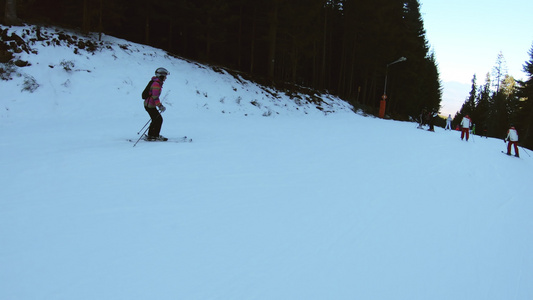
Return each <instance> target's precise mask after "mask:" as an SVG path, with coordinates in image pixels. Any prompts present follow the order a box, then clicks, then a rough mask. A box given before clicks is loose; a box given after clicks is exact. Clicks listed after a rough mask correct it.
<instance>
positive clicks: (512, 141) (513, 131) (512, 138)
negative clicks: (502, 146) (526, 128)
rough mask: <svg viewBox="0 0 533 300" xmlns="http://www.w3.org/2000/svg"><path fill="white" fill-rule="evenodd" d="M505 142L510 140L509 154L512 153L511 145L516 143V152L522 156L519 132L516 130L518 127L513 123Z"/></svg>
mask: <svg viewBox="0 0 533 300" xmlns="http://www.w3.org/2000/svg"><path fill="white" fill-rule="evenodd" d="M504 141H505V142H509V143H508V144H507V155H511V146H512V145H514V153H515V156H516V157H520V156H519V155H518V133H517V132H516V129H515V128H514V126H513V125H512V124H511V128H509V130H508V131H507V137H506V138H505V140H504Z"/></svg>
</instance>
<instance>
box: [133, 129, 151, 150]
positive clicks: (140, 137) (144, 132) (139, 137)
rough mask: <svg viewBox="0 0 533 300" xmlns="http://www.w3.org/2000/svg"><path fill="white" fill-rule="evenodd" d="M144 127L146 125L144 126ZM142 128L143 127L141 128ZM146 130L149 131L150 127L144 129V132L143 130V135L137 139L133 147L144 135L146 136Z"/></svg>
mask: <svg viewBox="0 0 533 300" xmlns="http://www.w3.org/2000/svg"><path fill="white" fill-rule="evenodd" d="M145 126H146V125H145ZM143 128H144V127H143ZM148 129H150V127H148V128H146V130H144V132H143V134H142V135H141V136H140V137H139V139H138V140H137V141H136V142H135V144H133V147H135V146H136V145H137V143H138V142H139V141H140V140H141V139H142V138H143V137H144V135H145V134H146V132H147V131H148Z"/></svg>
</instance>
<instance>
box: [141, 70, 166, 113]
mask: <svg viewBox="0 0 533 300" xmlns="http://www.w3.org/2000/svg"><path fill="white" fill-rule="evenodd" d="M152 81H153V82H152V86H151V87H150V96H149V97H148V98H146V99H145V100H144V106H146V107H149V108H156V107H157V106H160V105H161V100H159V96H160V95H161V89H162V88H163V81H162V80H161V79H159V77H157V76H154V77H152Z"/></svg>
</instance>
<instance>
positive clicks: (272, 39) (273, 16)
mask: <svg viewBox="0 0 533 300" xmlns="http://www.w3.org/2000/svg"><path fill="white" fill-rule="evenodd" d="M278 4H279V1H278V0H274V3H273V5H274V7H273V8H272V11H271V12H270V16H269V18H270V20H269V23H270V27H269V30H268V42H269V44H270V47H269V51H268V77H269V78H270V79H274V68H275V66H276V37H277V30H278Z"/></svg>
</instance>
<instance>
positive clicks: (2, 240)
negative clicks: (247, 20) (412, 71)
mask: <svg viewBox="0 0 533 300" xmlns="http://www.w3.org/2000/svg"><path fill="white" fill-rule="evenodd" d="M22 30H23V28H21V27H12V28H11V29H10V31H16V32H18V33H19V34H21V35H22ZM43 34H44V35H46V36H48V37H52V36H53V35H54V33H53V31H52V30H49V29H44V32H43ZM104 42H105V45H106V46H107V48H106V50H98V51H96V52H94V53H90V52H87V51H85V50H79V51H77V52H78V54H76V53H74V51H73V48H72V47H68V46H66V45H63V44H62V45H59V46H57V45H56V46H44V45H43V43H41V42H35V43H29V45H30V47H31V48H32V49H34V50H35V51H36V52H37V53H25V52H23V53H21V54H19V57H20V59H21V60H25V61H28V62H30V63H31V66H28V67H24V68H19V69H18V73H19V75H18V76H17V75H16V74H13V80H10V81H1V82H0V93H1V95H2V97H1V98H0V103H1V107H0V108H1V111H0V126H1V132H2V138H1V139H0V170H1V171H0V182H1V188H0V299H9V300H26V299H27V300H33V299H77V300H82V299H88V300H89V299H90V300H94V299H124V300H132V299H139V300H140V299H409V300H413V299H420V300H427V299H432V300H435V299H443V300H444V299H446V300H448V299H465V300H466V299H468V300H475V299H480V300H481V299H483V300H486V299H533V284H532V283H533V255H532V253H533V239H532V238H533V236H532V233H531V230H532V228H533V199H532V198H533V197H532V196H531V179H532V175H533V159H532V158H531V157H530V155H533V153H531V151H528V150H523V149H521V151H522V152H521V158H514V157H508V156H506V155H503V154H501V153H500V152H501V151H502V150H504V149H505V144H504V142H503V141H502V140H497V139H484V138H480V137H479V136H474V137H472V138H471V140H470V141H469V142H465V141H461V139H460V138H459V133H458V132H455V131H453V132H450V131H444V130H442V129H441V128H437V129H436V130H437V131H436V132H434V133H432V132H427V131H423V130H419V129H416V125H415V124H413V123H408V122H397V121H390V120H381V119H376V118H372V117H364V116H362V115H360V114H355V113H353V112H351V107H350V106H349V105H348V104H346V103H344V102H342V101H341V100H339V99H336V98H334V97H330V96H327V95H322V97H324V101H325V103H322V104H321V106H320V109H317V108H316V105H315V104H312V103H309V102H308V101H306V100H305V99H302V100H301V101H295V100H294V99H290V98H289V97H288V96H287V95H285V94H284V93H281V92H276V91H273V90H270V89H267V88H264V87H260V86H258V85H255V84H254V83H252V82H249V81H246V80H244V79H242V78H238V77H235V76H232V75H230V74H228V73H226V72H224V71H220V70H218V71H214V70H213V69H211V68H209V67H207V66H203V65H200V64H196V63H193V62H188V61H185V60H182V59H178V58H173V57H170V56H169V55H167V54H166V53H165V52H163V51H160V50H157V49H153V48H150V47H147V46H143V45H137V44H133V43H130V42H127V41H124V40H120V39H115V38H112V37H104ZM157 67H165V68H167V69H168V70H169V71H170V72H171V75H170V76H169V77H168V79H167V82H166V83H165V85H164V87H163V98H164V103H165V105H166V106H167V111H166V112H165V113H164V114H163V116H164V123H163V130H162V134H163V135H165V136H167V137H171V138H172V137H180V136H184V135H187V136H189V137H191V138H193V140H194V141H193V142H192V143H171V142H166V143H162V142H159V143H148V142H140V143H139V144H138V145H137V146H136V147H132V145H133V144H132V143H130V142H128V141H127V140H126V139H128V138H132V139H135V138H136V137H137V132H138V131H139V130H140V129H141V127H142V125H143V124H144V123H145V122H146V121H148V115H147V113H146V112H145V111H144V109H143V107H142V100H140V93H141V91H142V89H143V88H144V86H145V85H146V83H147V82H148V80H149V79H150V77H151V76H152V74H153V72H154V70H155V69H156V68H157ZM30 90H33V92H31V91H30ZM325 112H327V113H325ZM526 151H528V152H527V153H526Z"/></svg>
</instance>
